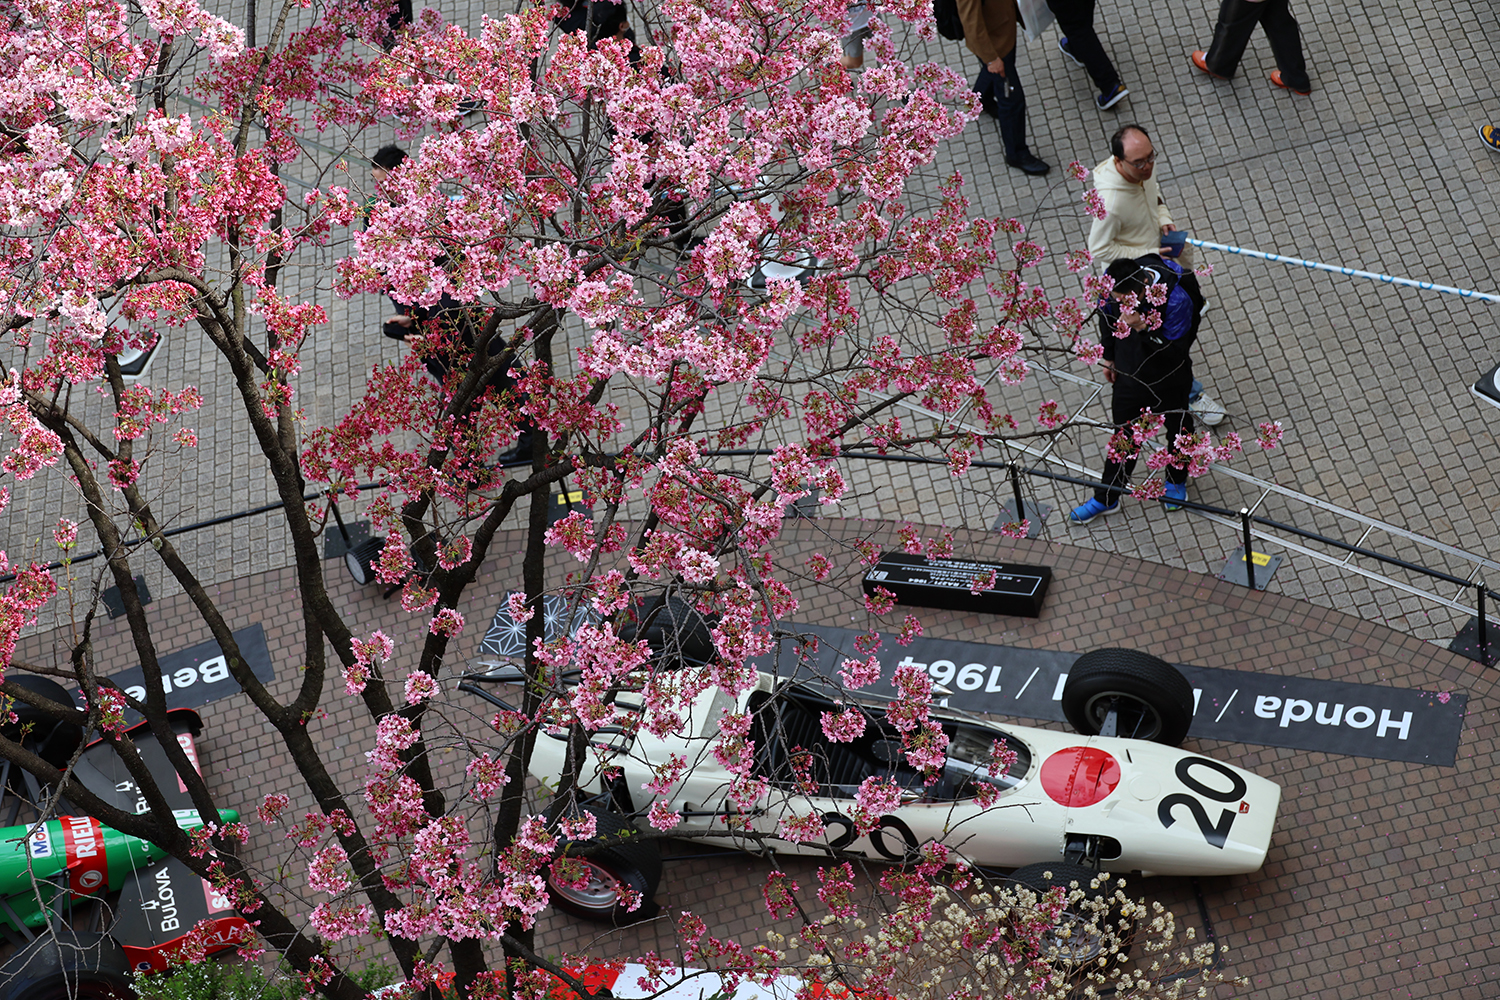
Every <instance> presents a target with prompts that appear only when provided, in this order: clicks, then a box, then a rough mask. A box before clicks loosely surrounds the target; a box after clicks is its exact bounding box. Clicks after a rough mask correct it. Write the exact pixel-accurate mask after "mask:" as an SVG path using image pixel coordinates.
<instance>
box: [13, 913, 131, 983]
mask: <svg viewBox="0 0 1500 1000" xmlns="http://www.w3.org/2000/svg"><path fill="white" fill-rule="evenodd" d="M58 935H59V936H58V937H56V938H54V937H53V936H52V935H51V934H44V935H43V936H41V937H39V938H37V939H36V940H35V941H33V942H31V943H30V944H29V945H27V946H26V947H25V948H23V949H22V950H21V951H19V952H17V953H16V954H15V955H13V956H11V958H10V960H9V961H7V962H6V963H5V965H4V966H3V967H0V1000H133V998H134V997H135V991H134V990H132V989H131V988H130V981H131V980H130V960H129V959H128V958H126V957H125V949H123V948H121V947H120V944H119V942H118V941H116V940H115V939H114V938H112V937H110V936H108V935H106V934H76V933H74V932H72V931H70V930H67V929H63V930H60V931H58Z"/></svg>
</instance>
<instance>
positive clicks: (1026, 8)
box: [1016, 0, 1057, 42]
mask: <svg viewBox="0 0 1500 1000" xmlns="http://www.w3.org/2000/svg"><path fill="white" fill-rule="evenodd" d="M1016 9H1017V10H1019V11H1020V12H1021V22H1022V24H1024V25H1025V28H1024V29H1022V30H1023V34H1025V36H1026V40H1027V41H1028V42H1034V41H1036V40H1037V39H1038V38H1040V37H1041V34H1042V32H1044V31H1046V30H1047V29H1048V28H1049V27H1051V25H1052V22H1053V21H1055V20H1057V18H1056V17H1055V16H1054V15H1053V13H1052V8H1051V7H1048V6H1047V0H1016Z"/></svg>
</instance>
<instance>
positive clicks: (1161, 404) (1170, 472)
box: [1094, 376, 1193, 504]
mask: <svg viewBox="0 0 1500 1000" xmlns="http://www.w3.org/2000/svg"><path fill="white" fill-rule="evenodd" d="M1121 377H1122V378H1123V377H1124V376H1121ZM1143 388H1144V387H1143ZM1179 396H1180V397H1181V398H1180V399H1179V398H1178V397H1179ZM1187 397H1188V386H1187V385H1186V384H1184V385H1183V386H1182V391H1181V392H1178V391H1176V388H1175V387H1174V388H1173V391H1170V392H1162V393H1160V394H1150V395H1144V394H1141V393H1138V392H1132V391H1130V390H1129V389H1127V390H1125V391H1124V392H1122V391H1121V390H1120V385H1119V383H1118V382H1117V383H1116V384H1115V394H1114V399H1112V400H1111V401H1110V407H1111V411H1112V415H1113V417H1114V422H1115V423H1116V424H1121V425H1123V424H1126V423H1129V422H1130V421H1132V420H1134V419H1135V418H1136V417H1138V416H1140V415H1141V413H1142V411H1144V410H1145V409H1146V408H1147V407H1150V408H1151V411H1152V412H1153V413H1160V414H1162V416H1163V417H1164V418H1165V420H1166V427H1165V428H1164V432H1165V433H1166V435H1167V450H1168V451H1171V452H1173V453H1175V452H1176V451H1177V435H1178V434H1191V433H1193V415H1192V414H1191V413H1189V412H1187V405H1188V401H1187ZM1134 471H1135V459H1134V458H1127V459H1126V460H1125V461H1123V462H1114V461H1111V460H1110V459H1108V458H1106V459H1105V460H1104V472H1103V474H1102V475H1100V477H1099V481H1100V482H1102V483H1106V484H1108V485H1109V486H1112V487H1114V489H1104V488H1102V487H1101V488H1098V489H1095V490H1094V499H1095V500H1098V501H1099V502H1100V503H1102V504H1112V503H1115V502H1116V501H1118V500H1119V498H1120V494H1121V493H1123V492H1124V489H1125V486H1126V484H1127V483H1129V482H1130V474H1131V473H1132V472H1134ZM1163 472H1164V474H1165V475H1166V477H1167V482H1169V483H1177V484H1179V485H1181V484H1182V483H1185V482H1187V480H1188V474H1187V469H1185V468H1184V469H1178V468H1174V467H1173V466H1170V465H1169V466H1167V467H1166V469H1164V470H1163Z"/></svg>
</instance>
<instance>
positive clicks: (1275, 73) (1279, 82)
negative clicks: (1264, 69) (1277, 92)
mask: <svg viewBox="0 0 1500 1000" xmlns="http://www.w3.org/2000/svg"><path fill="white" fill-rule="evenodd" d="M1271 82H1272V83H1274V84H1276V86H1278V87H1280V88H1281V89H1282V90H1290V91H1291V92H1292V93H1294V94H1301V95H1302V96H1303V97H1306V96H1307V95H1308V94H1311V93H1312V85H1311V84H1309V85H1308V87H1307V89H1306V90H1303V89H1302V88H1300V87H1293V86H1292V85H1291V84H1290V83H1287V82H1286V81H1285V80H1283V79H1282V78H1281V70H1279V69H1273V70H1271Z"/></svg>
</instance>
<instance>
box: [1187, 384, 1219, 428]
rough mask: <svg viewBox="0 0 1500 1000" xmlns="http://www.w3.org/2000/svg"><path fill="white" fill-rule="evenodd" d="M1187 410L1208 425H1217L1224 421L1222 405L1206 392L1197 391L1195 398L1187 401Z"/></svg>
mask: <svg viewBox="0 0 1500 1000" xmlns="http://www.w3.org/2000/svg"><path fill="white" fill-rule="evenodd" d="M1188 412H1189V413H1191V414H1192V415H1193V416H1194V417H1196V418H1197V419H1199V420H1201V421H1203V422H1204V423H1205V424H1207V425H1208V426H1210V427H1217V426H1219V424H1221V423H1223V422H1224V407H1222V406H1220V405H1219V404H1218V403H1217V402H1215V401H1214V398H1213V397H1212V396H1210V395H1209V394H1208V393H1206V392H1200V393H1198V398H1197V399H1194V400H1191V401H1189V402H1188Z"/></svg>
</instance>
